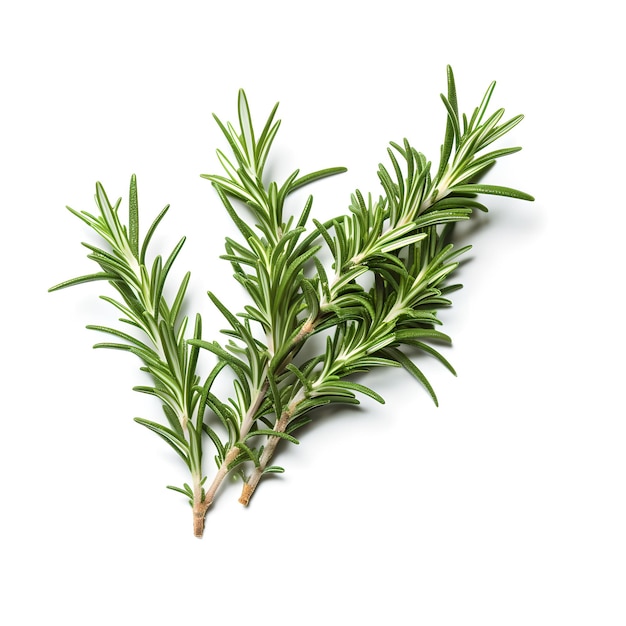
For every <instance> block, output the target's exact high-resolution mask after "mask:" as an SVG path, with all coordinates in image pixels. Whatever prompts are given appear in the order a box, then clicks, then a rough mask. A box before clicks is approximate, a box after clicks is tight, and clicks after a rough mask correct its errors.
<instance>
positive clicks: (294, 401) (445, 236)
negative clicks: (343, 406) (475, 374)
mask: <svg viewBox="0 0 626 626" xmlns="http://www.w3.org/2000/svg"><path fill="white" fill-rule="evenodd" d="M494 86H495V84H494V83H492V84H491V85H490V86H489V88H488V90H487V92H486V94H485V97H484V98H483V100H482V102H481V104H480V105H479V106H478V107H477V108H476V109H475V110H474V113H473V114H472V116H471V118H470V120H469V121H468V120H467V117H466V116H463V118H462V120H463V121H462V122H461V118H460V117H459V114H458V107H457V96H456V87H455V83H454V75H453V73H452V70H451V68H448V95H447V96H442V99H443V101H444V104H445V106H446V109H447V112H448V120H447V125H446V133H445V139H444V143H443V145H442V149H441V161H440V164H439V167H438V170H437V172H436V173H435V175H432V174H431V163H430V162H428V161H427V160H426V158H425V157H424V155H423V154H421V153H419V152H417V151H416V150H415V149H414V148H413V147H412V146H411V145H410V144H409V142H408V141H407V140H404V142H403V143H402V144H397V143H392V144H391V147H390V148H389V150H388V156H389V159H390V161H391V167H390V168H389V169H387V168H385V167H384V166H383V165H380V166H379V179H380V182H381V185H382V188H383V195H382V196H380V197H379V198H378V200H376V201H374V200H373V199H372V196H371V195H369V196H368V197H367V198H368V199H367V201H366V200H365V199H364V195H363V194H362V193H361V192H360V191H358V190H357V191H356V192H355V194H354V195H353V197H352V203H351V206H350V214H349V215H347V216H340V217H338V218H336V219H333V220H331V221H330V222H329V223H327V224H321V223H319V222H316V221H314V223H315V231H314V232H313V233H312V234H309V235H307V236H304V228H305V225H306V220H307V217H308V214H309V209H310V206H309V204H308V203H307V206H306V207H305V210H304V211H303V212H302V214H301V215H300V216H299V217H298V222H297V228H296V229H292V228H291V225H292V224H293V219H294V218H293V217H292V218H289V220H288V221H287V222H286V223H284V221H283V215H282V203H281V204H280V205H279V206H280V210H277V207H276V206H274V205H272V203H271V201H270V199H271V198H275V197H277V195H278V196H280V194H277V193H276V190H277V189H279V188H278V186H277V184H276V183H274V182H272V183H269V185H268V186H267V187H266V186H264V184H263V179H262V173H263V172H262V169H255V168H254V159H253V158H252V157H251V156H250V154H254V151H255V149H256V147H255V143H254V130H253V127H252V122H251V116H250V112H249V108H248V103H247V100H246V97H245V94H244V93H243V92H241V93H240V95H239V112H240V114H239V123H240V129H239V132H237V131H235V129H234V127H233V126H232V125H231V124H228V125H224V124H222V123H221V122H219V120H218V123H219V124H220V127H221V128H222V130H223V132H224V134H225V135H226V138H227V140H228V143H229V145H230V147H231V148H232V151H233V157H234V161H235V163H234V164H233V163H232V162H231V161H229V160H228V159H227V158H226V156H225V155H224V154H223V153H222V152H221V151H218V156H219V159H220V162H221V163H222V165H223V166H224V169H225V175H220V176H218V175H213V176H205V178H208V179H209V180H211V181H212V182H213V184H214V186H215V187H216V189H217V191H218V194H219V196H220V198H221V200H222V202H223V204H224V205H225V206H226V208H227V210H228V212H229V214H230V215H231V216H234V219H235V223H236V224H237V225H238V226H239V227H240V231H241V233H242V235H243V236H244V239H245V243H243V242H239V243H235V242H233V241H230V240H229V241H227V254H226V255H225V257H224V258H226V259H228V260H229V261H231V264H232V266H233V268H234V270H235V276H236V278H237V280H238V281H239V282H240V283H241V284H242V285H243V286H244V287H245V288H246V289H247V290H248V292H249V294H250V296H251V297H252V299H253V301H254V302H255V305H256V307H254V308H253V307H249V306H248V307H246V312H245V313H244V314H243V315H242V317H243V318H244V319H245V320H246V322H247V323H249V322H251V321H252V322H257V323H258V324H260V325H261V327H262V328H263V330H264V332H265V333H266V335H267V337H268V342H267V348H266V349H267V354H268V361H267V363H266V369H265V371H264V372H265V376H266V378H265V379H264V381H263V382H262V383H261V384H258V383H259V382H260V381H258V380H257V381H255V383H256V386H255V390H256V395H255V396H254V401H253V403H252V404H251V406H252V409H253V410H252V411H248V413H247V414H246V421H245V424H244V429H243V438H244V440H245V444H246V445H245V447H244V446H242V445H240V444H239V443H238V442H231V444H232V445H234V446H236V447H239V448H240V449H241V451H242V452H241V454H238V455H237V456H236V457H233V461H234V462H233V466H238V465H240V464H241V463H242V462H244V461H249V462H251V463H252V465H253V469H252V473H251V475H250V476H249V477H246V476H245V473H242V475H243V477H244V481H245V482H244V488H243V492H242V495H241V498H240V501H241V502H242V503H243V504H247V503H248V502H249V500H250V497H251V495H252V493H253V492H254V490H255V489H256V486H257V484H258V482H259V480H260V478H261V476H262V475H263V474H264V473H269V472H277V471H282V468H280V467H276V466H273V465H269V463H270V461H271V459H272V456H273V454H274V451H275V449H276V447H277V445H278V443H279V442H280V441H281V440H283V439H287V440H288V441H292V442H296V440H295V439H294V438H293V437H292V433H293V432H294V431H295V430H296V428H298V427H299V426H301V425H302V424H303V423H306V422H307V421H308V419H307V418H306V417H305V416H306V414H308V413H309V412H310V411H312V410H313V409H315V408H317V407H319V406H321V405H324V404H328V403H330V402H351V403H357V402H358V400H357V398H356V395H355V394H357V393H361V394H366V395H368V396H370V397H372V398H375V399H376V400H378V401H381V402H382V398H380V396H379V395H378V394H377V393H376V392H375V391H373V390H372V389H369V388H368V387H366V386H364V385H362V384H359V383H356V382H354V381H352V380H350V379H348V380H346V378H347V377H350V376H351V375H353V374H355V373H359V372H364V371H367V370H368V369H370V368H371V367H376V366H381V365H390V366H400V367H404V368H405V369H407V370H408V371H409V372H410V373H411V374H412V375H413V376H414V377H415V378H416V379H417V380H419V381H420V382H421V383H422V384H423V385H424V386H425V387H426V389H427V390H428V392H429V393H430V395H431V397H432V398H433V400H434V401H435V402H437V398H436V396H435V392H434V390H433V388H432V386H431V385H430V383H429V382H428V380H427V378H426V376H425V375H424V374H423V373H422V371H421V370H420V369H419V368H418V367H417V365H415V363H414V362H413V361H412V360H411V358H410V357H409V355H408V353H409V351H410V352H411V353H414V352H415V350H421V351H424V352H427V353H429V354H431V355H433V356H435V357H436V358H437V359H439V360H440V361H441V362H442V363H443V364H444V365H445V366H446V367H447V368H448V369H450V371H452V372H454V370H453V368H452V367H451V366H450V364H449V363H448V362H447V360H446V359H445V358H444V357H443V356H442V355H441V354H440V353H439V352H438V351H437V350H436V349H435V348H434V347H433V346H432V345H430V343H428V342H433V341H434V342H449V341H450V339H449V337H447V336H446V335H444V334H443V333H441V332H439V331H437V330H435V326H436V325H438V324H439V323H440V322H439V319H438V318H437V310H438V309H439V308H441V307H446V306H449V304H450V301H449V300H448V299H447V297H446V295H447V294H448V293H450V292H452V291H453V290H454V289H457V288H458V287H459V286H458V285H452V284H448V282H447V279H448V277H449V275H450V274H452V272H453V271H454V269H455V268H456V267H457V265H458V261H457V260H456V258H457V257H458V256H459V255H461V254H462V253H463V252H465V251H466V250H467V249H468V248H462V249H460V250H456V249H455V248H454V246H453V245H452V243H450V237H451V234H452V230H453V226H454V224H455V223H456V222H458V221H462V220H467V219H469V218H470V215H471V213H472V212H473V211H474V210H475V209H480V210H483V211H484V210H487V209H486V207H485V206H484V205H483V204H482V203H480V202H478V201H477V200H476V199H475V198H476V194H478V193H481V194H497V195H504V196H509V197H513V198H518V199H524V200H532V197H531V196H529V195H528V194H525V193H523V192H520V191H517V190H515V189H512V188H509V187H502V186H493V185H480V184H478V179H479V177H480V175H481V174H482V173H484V172H485V171H486V170H487V169H488V168H490V167H491V166H492V165H493V164H494V163H495V162H496V160H497V159H499V158H501V157H503V156H506V155H509V154H513V153H515V152H517V151H519V149H520V148H517V147H516V148H504V149H499V150H495V151H492V152H487V153H485V152H484V150H485V148H486V147H487V146H489V145H490V144H492V143H493V142H494V141H496V140H497V139H498V138H500V137H501V136H503V135H504V134H506V133H507V132H508V131H509V130H511V129H512V128H513V127H514V126H515V125H517V124H518V123H519V122H520V121H521V119H522V116H516V117H514V118H512V119H511V120H508V121H506V122H504V123H502V124H500V121H501V119H502V117H503V115H504V110H503V109H499V110H498V111H496V112H495V113H493V114H492V115H490V116H489V117H488V118H485V116H486V111H487V107H488V104H489V100H490V98H491V95H492V93H493V89H494ZM275 112H276V107H274V109H273V110H272V113H271V114H270V117H269V119H268V121H267V123H266V124H265V127H264V131H263V133H262V134H261V136H260V137H261V139H260V142H259V143H260V144H261V145H263V147H264V151H263V158H262V159H258V160H259V161H262V163H263V164H265V162H266V160H267V150H265V149H269V145H270V142H264V141H263V139H264V137H265V134H266V133H267V132H269V129H271V130H272V135H271V136H272V139H273V138H274V136H275V134H276V132H275V131H276V130H277V127H278V123H274V125H273V126H272V123H273V118H274V115H275ZM461 127H462V130H461ZM333 171H337V170H333ZM296 176H297V172H296V173H295V174H294V175H293V179H295V177H296ZM288 185H289V181H287V183H285V185H283V187H282V188H281V189H284V190H288V189H289V186H288ZM229 196H230V197H231V198H233V199H235V200H238V201H241V202H243V203H244V204H246V205H247V206H248V208H249V209H250V210H251V211H252V213H253V215H254V217H255V218H256V220H257V221H258V222H259V224H260V225H259V227H258V229H259V230H260V231H261V233H262V235H261V237H259V235H257V233H256V232H255V231H254V230H253V229H251V228H250V227H249V226H247V225H246V224H245V223H242V221H241V218H240V217H239V215H238V213H237V211H236V210H235V208H234V207H233V206H232V204H231V201H230V199H229ZM270 224H271V225H272V228H273V231H272V232H269V230H268V225H270ZM283 237H285V238H287V239H288V241H289V245H288V246H285V243H284V240H283V239H282V238H283ZM320 242H321V243H320ZM321 245H326V246H327V247H328V249H329V250H330V252H331V254H332V257H333V259H334V263H333V267H332V268H331V269H332V272H333V276H332V278H329V274H330V272H328V271H327V270H326V269H325V268H324V266H323V265H322V263H321V261H320V260H319V257H318V256H317V255H318V252H319V251H320V249H321ZM283 247H287V248H288V250H289V251H290V252H293V254H294V256H293V258H292V259H290V261H291V262H290V264H289V267H291V268H293V273H292V274H290V276H289V282H288V283H287V282H286V280H285V278H284V276H283V275H282V274H281V270H280V269H279V266H273V265H272V260H273V259H275V258H276V250H279V251H280V250H282V249H283ZM286 258H289V257H286ZM301 258H302V259H304V260H305V261H307V262H308V261H312V262H313V263H314V267H315V268H316V271H315V272H314V274H313V275H312V276H307V274H306V269H307V265H306V264H305V263H298V261H297V260H299V259H301ZM366 274H370V275H371V274H373V275H374V287H372V288H369V289H367V288H366V286H365V285H366V281H367V280H368V279H367V277H366ZM369 280H371V279H369ZM285 284H288V285H289V291H288V295H286V294H285V293H284V292H283V291H282V288H283V286H284V285H285ZM268 305H272V306H276V305H279V307H280V310H282V311H283V313H284V312H288V316H289V323H288V324H286V325H284V326H283V327H282V328H284V329H288V331H287V332H283V333H282V334H280V335H279V336H278V335H275V334H274V333H271V332H269V329H270V328H273V326H272V322H271V321H270V320H271V319H272V317H271V314H269V313H268V311H267V307H268ZM232 317H234V316H230V322H231V326H232V328H231V329H230V330H229V331H228V332H229V334H230V335H231V337H234V338H236V339H239V340H240V341H241V340H242V339H243V338H242V337H238V328H239V326H240V324H241V322H238V321H235V320H233V319H232ZM332 328H334V329H335V330H334V335H333V336H332V338H329V339H328V342H327V345H326V349H325V351H324V352H323V353H322V354H320V355H318V356H317V357H316V358H313V359H310V360H309V361H307V362H306V363H304V364H301V365H298V364H296V363H295V362H294V359H295V358H296V357H297V355H298V353H299V351H300V349H301V348H302V346H303V344H304V343H305V342H306V341H308V339H309V338H310V337H311V336H312V335H314V334H316V333H318V332H319V331H320V330H328V329H332ZM246 329H247V331H246V332H250V327H249V325H248V326H246ZM192 343H194V344H195V345H201V346H203V347H206V346H204V344H203V343H202V342H197V341H196V342H192ZM243 343H244V344H245V347H244V348H242V353H243V354H244V355H245V356H246V357H247V358H248V359H254V358H255V356H254V355H253V354H252V353H251V349H252V344H251V342H250V341H247V342H246V341H243ZM257 347H258V346H257ZM261 396H265V397H264V398H263V400H261V399H260V398H261ZM255 420H262V421H263V424H264V426H265V427H266V428H265V429H264V430H262V431H261V430H258V428H256V427H253V425H252V422H254V421H255ZM260 434H262V435H263V437H262V439H264V441H263V443H259V444H258V445H257V446H253V445H252V443H251V442H250V439H251V438H252V436H253V435H260ZM231 449H232V448H231Z"/></svg>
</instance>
